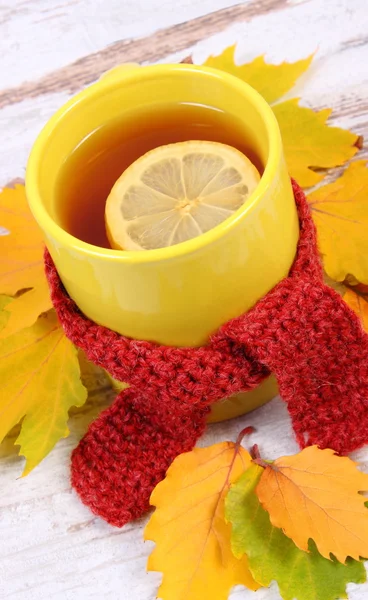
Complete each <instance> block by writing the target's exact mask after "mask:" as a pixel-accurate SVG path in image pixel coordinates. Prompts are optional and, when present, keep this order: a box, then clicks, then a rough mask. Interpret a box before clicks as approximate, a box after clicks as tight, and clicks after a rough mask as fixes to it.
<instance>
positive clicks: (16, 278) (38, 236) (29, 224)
mask: <svg viewBox="0 0 368 600" xmlns="http://www.w3.org/2000/svg"><path fill="white" fill-rule="evenodd" d="M0 226H1V227H3V228H5V229H6V230H7V231H8V232H9V234H8V235H1V236H0V294H8V295H10V296H14V295H15V294H17V293H18V292H20V291H21V290H28V291H26V292H25V293H24V294H21V295H19V296H18V297H16V298H14V299H13V301H12V303H11V305H8V307H7V311H8V312H9V313H10V315H9V320H8V324H7V327H6V328H5V329H4V330H3V331H2V333H1V337H4V336H5V335H10V334H12V333H15V332H16V331H19V330H21V329H23V328H24V327H28V326H30V325H32V324H33V323H35V321H36V320H37V317H38V316H39V315H40V314H41V313H42V312H46V311H47V310H49V309H50V308H51V307H52V304H51V299H50V294H49V291H48V288H47V283H46V277H45V274H44V270H43V248H44V244H43V238H42V233H41V231H40V229H39V228H38V225H37V223H36V221H35V220H34V218H33V216H32V214H31V212H30V210H29V208H28V204H27V200H26V195H25V189H24V186H23V185H19V184H16V185H15V187H14V188H4V189H3V190H2V191H1V192H0Z"/></svg>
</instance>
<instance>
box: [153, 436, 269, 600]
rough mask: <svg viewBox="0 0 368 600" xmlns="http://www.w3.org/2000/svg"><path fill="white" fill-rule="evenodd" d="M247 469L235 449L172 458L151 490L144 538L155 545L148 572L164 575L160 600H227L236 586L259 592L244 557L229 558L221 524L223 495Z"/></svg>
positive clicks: (223, 446)
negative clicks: (148, 516)
mask: <svg viewBox="0 0 368 600" xmlns="http://www.w3.org/2000/svg"><path fill="white" fill-rule="evenodd" d="M249 465H250V455H249V454H248V452H247V451H246V450H244V448H242V447H241V446H240V444H233V443H231V442H223V443H220V444H215V445H213V446H210V447H209V448H195V449H194V450H193V451H192V452H187V453H185V454H182V455H180V456H178V458H176V459H175V461H174V462H173V464H172V465H171V467H170V468H169V470H168V472H167V475H166V479H164V480H163V481H162V482H161V483H159V484H158V486H157V487H156V488H155V490H154V491H153V493H152V496H151V504H153V506H156V511H155V512H154V514H153V516H152V517H151V519H150V521H149V523H148V525H147V527H146V530H145V539H148V540H152V541H154V542H156V547H155V549H154V550H153V552H152V554H151V556H150V557H149V560H148V570H149V571H161V572H162V573H163V581H162V584H161V587H160V589H159V592H158V597H159V598H160V599H161V600H203V599H204V598H216V600H227V598H228V594H229V592H230V590H231V588H232V587H233V586H234V585H236V584H243V585H245V586H246V587H248V588H250V589H252V590H255V589H257V588H258V587H259V586H258V585H257V584H256V583H255V581H254V579H253V577H252V576H251V574H250V571H249V568H248V560H247V558H246V557H245V556H244V557H243V558H242V559H241V560H238V559H237V558H235V557H234V556H233V554H232V551H231V545H230V538H231V525H229V524H227V523H226V521H225V497H226V494H227V492H228V490H229V487H230V485H231V484H232V483H234V482H235V481H236V480H237V479H238V477H239V476H240V475H241V474H242V473H243V471H244V470H245V469H246V468H247V467H248V466H249Z"/></svg>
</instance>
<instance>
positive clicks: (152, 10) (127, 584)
mask: <svg viewBox="0 0 368 600" xmlns="http://www.w3.org/2000/svg"><path fill="white" fill-rule="evenodd" d="M229 4H231V0H202V1H201V6H206V7H209V6H210V5H211V7H212V9H213V10H214V9H215V8H217V9H222V10H217V12H213V13H212V14H210V15H207V16H199V17H197V18H195V19H193V20H191V21H190V20H189V17H188V16H187V17H183V16H182V15H184V13H186V14H190V15H192V16H194V15H195V16H197V15H199V14H202V15H203V13H204V12H205V10H207V9H205V10H202V9H197V5H198V0H174V1H172V0H93V2H91V1H90V0H5V2H3V3H0V71H1V83H0V87H1V88H5V87H6V88H8V89H2V91H1V92H0V97H1V98H2V102H3V108H2V109H0V133H1V140H2V143H1V144H0V185H1V184H6V182H9V183H11V184H12V185H14V183H16V182H17V179H16V178H17V177H22V175H23V174H24V169H25V165H26V160H27V156H28V153H29V150H30V148H31V146H32V144H33V142H34V139H35V137H36V135H37V134H38V132H39V130H40V129H41V127H42V126H43V125H44V123H45V122H46V121H47V120H48V119H49V118H50V116H51V115H52V114H53V113H54V112H55V111H56V110H57V109H58V108H59V107H60V106H61V105H62V104H63V103H64V102H66V101H67V100H68V99H69V98H70V95H71V93H74V92H75V91H79V90H80V89H81V88H82V87H83V86H85V85H86V84H88V83H90V82H91V81H94V80H95V79H96V78H97V77H98V76H99V75H100V74H101V72H102V71H104V70H107V69H109V68H111V67H113V66H115V65H116V64H117V63H120V62H122V61H125V60H133V61H137V62H141V61H147V62H153V61H155V60H161V59H164V58H166V57H167V56H169V55H174V53H177V54H175V55H174V58H173V60H180V59H181V58H182V57H187V56H189V55H191V54H192V53H193V54H194V57H195V61H196V62H201V61H202V60H204V59H205V57H206V56H207V55H208V54H210V53H217V52H219V51H220V50H221V49H222V48H224V47H226V46H227V45H230V44H233V43H234V42H237V44H238V46H237V58H238V60H239V62H247V61H249V60H251V59H252V58H254V57H255V56H258V55H260V54H262V53H266V54H267V60H270V61H271V62H275V63H277V62H280V61H282V60H290V61H292V60H296V59H298V58H301V57H304V56H307V55H308V54H309V53H310V52H313V51H315V50H316V49H318V52H317V54H316V58H315V60H314V62H313V65H312V67H311V68H310V69H309V70H308V72H307V74H306V75H305V76H304V77H302V78H301V80H300V81H299V82H298V84H297V86H296V87H295V89H294V90H293V92H292V95H294V96H300V97H301V98H302V103H303V104H305V105H307V106H310V107H314V108H322V107H326V106H330V107H332V108H333V119H332V120H331V122H333V124H336V125H339V126H341V127H345V128H350V129H352V130H353V131H355V132H357V133H360V134H364V135H365V136H366V137H368V102H367V98H368V71H367V67H366V65H367V62H368V36H367V32H368V11H367V10H366V9H367V6H366V0H354V2H351V0H302V1H300V0H284V1H281V0H279V1H276V0H273V1H272V0H257V1H255V0H242V2H241V3H239V4H236V0H234V4H235V6H232V7H231V8H224V7H225V6H227V7H228V6H229ZM211 7H210V10H211ZM158 8H159V10H158ZM92 9H93V11H92ZM201 10H202V12H201ZM170 11H171V12H170ZM92 12H93V14H91V13H92ZM158 14H159V16H157V15H158ZM163 15H165V18H163ZM178 15H179V16H178ZM180 20H183V21H184V20H186V21H187V22H185V23H183V24H181V25H180V24H179V25H175V24H174V23H178V22H179V21H180ZM132 23H134V27H132ZM50 32H51V34H50ZM149 33H150V35H148V34H149ZM56 38H59V39H56ZM124 38H127V39H124ZM64 39H66V40H67V42H66V43H64ZM60 40H61V42H60ZM116 40H120V41H118V42H117V41H116ZM81 57H82V58H81ZM68 63H70V64H69V65H68V66H65V65H67V64H68ZM6 81H8V83H7V84H6ZM23 81H27V83H26V84H21V83H22V82H23ZM10 82H11V83H10ZM11 86H13V88H12V89H10V88H11ZM364 156H365V157H367V158H368V151H367V149H363V151H362V152H361V153H359V158H360V157H364ZM338 172H339V169H334V170H331V172H330V174H329V175H328V178H327V180H328V179H330V178H334V177H336V175H337V173H338ZM0 225H1V224H0ZM83 377H84V381H85V383H86V385H87V386H88V388H89V390H90V394H89V399H88V402H87V403H86V404H85V405H84V406H83V407H82V408H81V409H78V410H75V411H71V419H70V421H69V426H70V431H71V434H70V436H69V437H68V438H66V439H63V440H61V441H60V442H59V443H58V444H57V446H56V447H55V448H54V450H53V451H52V452H51V453H50V454H49V456H48V457H47V458H46V459H45V460H44V461H43V462H42V464H41V465H39V466H38V467H37V468H36V469H35V470H34V471H33V472H32V473H31V474H30V475H29V476H28V477H26V478H24V479H23V478H21V477H20V474H21V472H22V467H23V462H24V459H23V458H22V457H20V456H18V450H19V448H18V447H16V446H14V442H15V440H16V438H17V435H18V432H19V426H18V427H17V428H14V429H13V431H12V432H10V434H9V436H8V437H7V438H6V439H5V441H4V443H3V444H2V446H1V447H0V463H1V465H0V598H1V599H3V598H4V599H5V598H6V599H9V600H105V599H106V600H107V599H109V598H112V599H113V600H154V599H155V598H156V593H157V589H158V587H159V584H160V581H161V574H160V573H146V561H147V557H148V555H149V553H150V551H151V549H152V547H153V545H152V544H150V543H147V542H146V543H144V542H143V527H144V523H145V521H144V520H142V521H138V522H136V523H132V524H130V525H128V526H126V527H124V528H123V529H122V530H117V529H114V528H112V527H109V526H108V525H107V524H106V523H104V522H103V521H101V520H100V519H98V518H97V517H94V516H93V515H92V514H91V513H90V511H89V510H88V509H87V508H86V507H84V506H83V505H82V504H81V502H80V501H79V499H78V497H77V496H76V494H75V493H74V492H73V491H72V490H71V488H70V482H69V464H70V454H71V452H72V450H73V448H74V447H75V446H76V444H77V443H78V441H79V439H80V438H81V437H82V436H83V435H84V433H85V431H86V428H87V427H88V424H89V423H90V422H91V420H92V419H94V418H95V417H96V416H97V415H98V414H99V413H100V412H101V410H103V409H104V408H105V407H106V406H108V405H109V403H110V402H111V401H112V400H113V397H114V393H113V392H112V391H111V389H110V387H109V385H108V384H107V382H106V378H105V377H104V374H103V373H102V372H101V371H100V370H98V369H95V368H94V367H93V366H92V365H89V364H88V363H87V364H86V363H83ZM0 394H1V386H0ZM247 425H252V426H254V427H255V429H256V433H255V434H253V435H252V436H251V437H250V438H249V440H247V442H249V445H250V446H251V445H252V444H254V443H258V444H260V446H261V449H262V454H263V455H264V456H266V457H268V458H269V459H274V458H276V457H277V456H281V455H285V454H293V453H295V452H296V451H297V446H296V443H295V440H294V438H293V436H292V435H291V429H290V421H289V416H288V414H287V410H286V407H285V404H284V403H282V402H281V401H280V400H279V399H275V400H274V401H272V402H271V403H270V404H268V405H266V406H264V407H262V408H261V409H259V410H257V411H255V412H254V413H252V414H250V415H247V417H245V418H239V419H236V420H233V421H230V422H227V423H222V424H218V425H214V426H211V427H210V428H208V430H207V432H206V434H205V436H204V437H203V438H202V440H201V441H200V445H209V444H212V443H216V442H219V441H223V440H235V439H236V437H237V434H238V432H239V431H240V430H241V429H242V428H243V427H245V426H247ZM353 458H354V459H355V460H357V461H359V462H360V463H361V468H362V469H363V470H365V471H368V452H367V449H362V450H361V451H360V452H359V453H356V454H355V456H354V457H353ZM348 593H349V600H366V599H367V598H368V584H365V585H363V586H353V585H349V586H348ZM230 598H231V600H280V595H279V593H278V589H277V586H276V584H272V585H271V586H270V588H267V589H261V590H258V591H257V592H255V593H253V592H250V591H247V590H245V589H243V588H235V589H234V590H233V591H232V593H231V595H230ZM203 600H209V599H207V598H203Z"/></svg>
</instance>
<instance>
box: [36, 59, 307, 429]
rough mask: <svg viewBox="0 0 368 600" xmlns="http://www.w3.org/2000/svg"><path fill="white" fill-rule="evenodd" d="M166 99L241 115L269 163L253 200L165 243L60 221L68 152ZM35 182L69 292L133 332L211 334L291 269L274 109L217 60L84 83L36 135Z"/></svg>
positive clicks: (187, 336) (183, 337)
mask: <svg viewBox="0 0 368 600" xmlns="http://www.w3.org/2000/svg"><path fill="white" fill-rule="evenodd" d="M167 102H173V103H177V102H188V103H200V104H204V105H208V106H211V107H214V108H217V109H220V110H222V111H225V112H226V113H230V114H232V115H234V116H235V117H237V118H238V119H239V127H241V128H242V132H244V136H246V137H247V138H249V137H250V139H252V140H253V141H254V145H255V150H256V152H257V154H258V156H259V157H260V159H261V161H262V163H263V165H264V173H263V175H262V178H261V181H260V183H259V185H258V187H257V189H256V190H255V192H254V193H253V194H252V195H251V196H250V198H249V199H248V200H247V202H246V203H245V204H244V205H243V206H242V207H241V208H240V209H239V210H238V211H237V212H236V213H235V214H234V215H233V216H231V217H230V218H229V219H227V220H226V221H224V222H223V223H221V224H220V225H218V226H217V227H215V228H214V229H211V230H210V231H208V232H207V233H204V234H203V235H201V236H199V237H196V238H194V239H192V240H189V241H187V242H184V243H182V244H178V245H176V246H172V247H170V248H162V249H157V250H149V251H141V252H127V251H125V252H124V251H123V252H122V251H118V250H110V249H106V248H99V247H96V246H92V245H90V244H87V243H85V242H83V241H81V240H79V239H76V238H75V237H73V236H72V235H70V234H69V233H67V232H66V231H65V230H63V229H62V227H61V226H60V225H59V224H58V221H57V211H56V210H55V188H56V182H57V179H58V175H59V173H60V169H61V167H62V165H63V163H64V161H65V159H66V158H67V157H68V156H69V155H70V153H71V152H72V151H73V150H74V149H75V147H76V146H77V145H78V144H79V143H80V142H81V141H82V140H83V139H84V138H86V136H88V135H89V134H91V132H93V131H94V130H95V129H97V128H99V127H101V126H103V125H105V124H106V123H107V122H109V121H111V120H112V119H114V118H117V117H120V119H121V118H123V117H124V113H127V114H128V113H129V111H130V110H131V109H132V108H135V107H137V106H138V105H140V106H142V107H144V106H147V109H148V110H149V109H150V107H152V105H153V104H158V103H165V104H167ZM26 192H27V198H28V202H29V205H30V208H31V210H32V212H33V215H34V217H35V218H36V220H37V222H38V223H39V225H40V227H41V229H42V230H43V232H44V235H45V242H46V245H47V247H48V249H49V251H50V253H51V256H52V258H53V260H54V262H55V265H56V267H57V269H58V272H59V274H60V277H61V279H62V281H63V283H64V285H65V287H66V289H67V291H68V293H69V294H70V296H71V297H72V298H73V299H74V300H75V301H76V303H77V304H78V306H79V307H80V309H81V310H82V311H83V313H85V314H86V315H87V316H88V317H89V318H91V319H92V320H94V321H96V322H97V323H100V324H102V325H105V326H107V327H109V328H111V329H113V330H115V331H118V332H120V333H122V334H124V335H126V336H129V337H133V338H138V339H146V340H153V341H156V342H159V343H162V344H169V345H176V346H184V345H189V346H196V345H200V344H204V343H206V341H207V340H208V337H209V335H210V334H211V333H212V332H214V331H216V329H218V327H219V326H220V325H221V324H222V323H225V322H226V321H228V320H229V319H231V318H232V317H235V316H237V315H240V314H241V313H243V312H245V311H247V310H249V309H250V308H251V307H252V306H253V305H254V304H255V303H256V301H257V300H258V299H259V298H261V297H262V296H264V295H265V294H266V293H267V292H268V291H269V290H270V289H271V288H272V287H273V286H274V285H275V284H276V283H277V282H278V281H280V280H281V279H282V278H284V277H285V276H286V275H287V273H288V271H289V268H290V266H291V264H292V262H293V259H294V256H295V251H296V245H297V240H298V235H299V230H298V219H297V213H296V208H295V203H294V198H293V194H292V189H291V185H290V180H289V176H288V172H287V168H286V164H285V160H284V155H283V150H282V143H281V136H280V131H279V128H278V124H277V121H276V118H275V117H274V114H273V112H272V110H271V108H270V107H269V106H268V104H267V103H266V102H265V101H264V100H263V98H262V97H261V96H260V95H259V94H258V93H257V92H256V91H255V90H253V89H252V88H251V87H250V86H248V85H247V84H245V83H243V82H242V81H240V80H239V79H237V78H235V77H233V76H232V75H229V74H227V73H225V72H222V71H217V70H215V69H210V68H208V67H198V66H194V65H186V64H183V65H182V64H180V65H157V66H150V67H141V68H130V69H125V70H118V71H117V72H115V73H112V74H109V76H107V77H104V78H102V79H101V80H100V81H99V82H98V83H96V84H94V85H92V86H91V87H89V88H88V89H86V90H84V91H83V92H81V93H79V94H78V95H76V96H75V97H74V98H72V99H71V100H70V101H69V102H68V103H67V104H66V105H65V106H63V107H62V108H61V109H60V110H59V111H58V112H57V113H56V114H55V115H54V116H53V117H52V118H51V119H50V121H49V122H48V123H47V125H46V126H45V128H44V129H43V131H42V132H41V134H40V135H39V137H38V139H37V141H36V143H35V145H34V147H33V149H32V152H31V155H30V158H29V162H28V166H27V173H26ZM274 394H275V386H274V384H273V383H272V382H270V381H268V382H266V384H264V385H263V386H261V388H260V389H258V390H256V391H255V392H252V393H251V394H249V393H248V394H246V395H242V396H241V397H240V399H239V398H238V399H235V400H233V401H232V409H231V407H230V405H229V403H227V404H226V403H225V404H223V406H222V409H221V405H219V407H220V408H219V407H218V408H217V409H216V410H217V413H218V414H217V416H216V419H221V418H224V417H225V418H226V417H227V418H229V417H230V416H234V414H239V413H241V412H246V411H247V409H248V410H249V408H254V407H255V406H257V405H259V404H260V403H262V402H264V401H266V400H268V399H270V397H272V396H273V395H274ZM234 402H235V406H236V409H235V410H234ZM226 407H228V408H226ZM219 410H220V412H218V411H219Z"/></svg>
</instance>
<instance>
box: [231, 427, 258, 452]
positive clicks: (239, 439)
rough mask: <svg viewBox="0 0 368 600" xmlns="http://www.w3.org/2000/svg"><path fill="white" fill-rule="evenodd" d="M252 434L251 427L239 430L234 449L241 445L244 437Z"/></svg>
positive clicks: (252, 428) (253, 430)
mask: <svg viewBox="0 0 368 600" xmlns="http://www.w3.org/2000/svg"><path fill="white" fill-rule="evenodd" d="M254 432H255V429H254V427H251V426H249V427H244V429H242V430H241V432H240V433H239V435H238V437H237V440H236V443H235V448H236V449H237V448H239V446H240V445H241V443H242V441H243V438H244V437H245V436H246V435H250V434H251V433H254Z"/></svg>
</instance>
